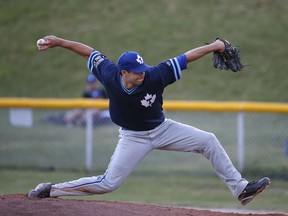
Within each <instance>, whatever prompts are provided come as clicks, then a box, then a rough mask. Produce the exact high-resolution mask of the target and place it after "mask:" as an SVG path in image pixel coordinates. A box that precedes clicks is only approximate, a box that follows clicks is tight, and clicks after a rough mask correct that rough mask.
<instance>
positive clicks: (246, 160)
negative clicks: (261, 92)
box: [0, 98, 288, 177]
mask: <svg viewBox="0 0 288 216" xmlns="http://www.w3.org/2000/svg"><path fill="white" fill-rule="evenodd" d="M107 107H108V101H107V100H102V99H101V100H89V99H31V98H0V122H1V125H0V168H2V169H12V168H15V169H40V170H55V169H56V170H87V171H89V172H96V171H99V172H102V171H104V170H105V169H106V167H107V165H108V163H109V160H110V157H111V155H112V153H113V150H114V148H115V145H116V144H117V141H118V130H119V127H118V126H116V125H114V124H113V123H112V122H111V120H110V118H109V115H107V112H108V111H107V110H106V109H107ZM75 109H77V110H82V111H83V113H85V114H83V115H84V119H82V120H81V121H80V122H73V123H72V124H71V123H69V124H68V123H67V122H65V121H64V116H65V115H66V114H67V113H68V112H70V111H71V110H75ZM95 109H101V110H102V112H103V113H105V115H97V116H93V112H94V110H95ZM105 110H106V111H105ZM164 110H165V113H166V117H167V118H171V119H174V120H177V121H180V122H183V123H187V124H190V125H193V126H195V127H198V128H200V129H203V130H206V131H211V132H213V133H214V134H215V135H216V136H217V138H218V139H219V141H220V142H221V144H222V145H223V146H224V148H225V149H226V151H227V153H228V154H229V156H230V157H231V160H232V161H233V163H234V164H235V166H236V167H238V169H239V170H240V171H242V172H245V173H247V174H251V175H258V174H259V175H262V174H270V175H275V176H282V177H287V176H288V115H287V114H288V104H287V103H259V102H215V101H164ZM102 112H101V113H102ZM108 114H109V112H108ZM135 172H136V173H139V174H144V173H154V174H155V173H161V174H164V173H167V174H169V173H170V172H176V173H178V174H185V175H188V174H195V173H200V174H203V173H213V170H212V167H211V165H210V164H209V162H208V161H207V160H206V159H205V158H204V157H202V156H199V155H197V154H194V153H179V152H164V153H163V151H153V152H152V153H150V154H149V155H148V156H147V157H146V158H145V159H144V160H143V162H142V163H141V164H140V165H139V166H138V167H137V168H136V170H135Z"/></svg>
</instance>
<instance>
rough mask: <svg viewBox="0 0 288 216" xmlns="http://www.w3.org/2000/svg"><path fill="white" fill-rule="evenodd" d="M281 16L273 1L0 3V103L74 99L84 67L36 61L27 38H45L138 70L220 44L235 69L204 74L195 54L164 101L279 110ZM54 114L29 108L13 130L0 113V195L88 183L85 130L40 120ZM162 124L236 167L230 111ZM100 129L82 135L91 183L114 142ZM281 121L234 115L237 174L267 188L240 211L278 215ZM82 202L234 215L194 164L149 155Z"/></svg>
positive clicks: (283, 159)
mask: <svg viewBox="0 0 288 216" xmlns="http://www.w3.org/2000/svg"><path fill="white" fill-rule="evenodd" d="M287 12H288V1H285V0H273V1H271V0H254V1H249V0H243V1H233V0H219V1H215V0H205V1H200V0H198V1H196V0H178V1H173V0H158V1H152V0H146V1H140V0H135V1H128V0H117V1H116V0H114V1H113V0H98V1H92V0H86V1H84V0H67V1H63V2H59V1H56V0H50V1H44V0H29V1H28V0H22V1H17V0H0V36H1V40H0V47H1V55H0V97H2V98H8V97H16V98H18V97H19V98H22V97H27V98H63V99H65V98H79V97H81V94H82V92H83V89H84V88H85V86H86V84H85V79H86V77H87V75H88V73H89V71H88V70H87V68H86V60H85V59H83V58H81V57H78V56H77V55H76V54H74V53H71V52H68V51H67V50H64V49H59V48H55V49H53V50H48V51H47V52H39V51H38V49H37V47H36V41H37V40H38V39H39V38H42V37H44V36H46V35H50V34H53V35H57V36H59V37H64V38H66V39H71V40H75V41H79V42H83V43H85V44H88V45H90V46H92V47H93V48H95V49H97V50H99V51H100V52H102V53H103V54H105V55H106V56H107V57H109V58H110V59H111V60H114V61H117V59H118V56H119V55H120V54H121V53H123V52H124V51H127V50H135V51H138V52H140V53H141V54H142V56H143V58H144V60H145V62H146V63H147V64H150V65H154V64H157V63H159V62H161V61H164V60H166V59H168V58H171V57H174V56H176V55H179V54H181V53H184V52H186V51H188V50H190V49H192V48H195V47H197V46H200V45H204V44H205V43H209V42H212V41H214V40H215V38H216V37H218V36H220V37H222V38H225V39H228V40H229V41H231V42H232V44H233V45H236V46H238V47H239V48H240V50H241V57H242V62H243V63H244V64H246V65H247V67H245V68H244V70H243V71H242V72H240V73H233V72H228V71H221V70H215V69H214V68H213V67H212V55H209V56H206V57H204V58H202V59H200V60H199V61H196V62H194V63H191V64H190V65H189V67H188V69H187V70H185V71H184V72H183V78H182V80H180V81H178V82H176V83H175V84H173V85H171V86H169V87H167V88H166V91H165V93H164V97H165V99H169V100H187V101H195V100H200V101H202V100H210V101H255V102H271V103H279V102H280V103H287V101H288V83H287V68H288V67H287V66H288V63H287V59H286V58H287V56H288V51H287V45H288V43H287V29H288V23H287V18H288V15H287V14H288V13H287ZM0 108H1V107H0ZM66 111H69V110H68V109H67V110H65V109H64V110H63V109H61V110H58V109H33V125H32V126H29V127H15V125H12V124H11V119H9V118H10V117H11V116H10V114H11V113H10V112H11V110H9V109H7V108H1V109H0V122H1V126H0V174H1V178H0V183H1V185H3V187H1V189H0V194H5V193H25V192H26V191H27V190H29V189H30V188H31V187H34V186H35V184H38V183H39V181H40V182H41V181H54V182H59V181H67V180H72V179H74V178H80V177H83V175H91V173H90V172H88V173H87V170H86V169H85V139H86V138H85V125H83V124H82V125H81V124H80V125H73V126H72V127H70V126H69V127H68V126H67V125H61V124H59V122H57V121H56V122H55V119H54V121H53V120H51V118H50V120H51V121H48V117H51V116H52V117H59V116H61V115H62V114H63V113H64V112H66ZM167 117H169V118H173V119H175V120H178V121H181V122H183V123H188V124H191V125H193V126H196V127H199V128H201V129H204V130H207V131H211V132H213V133H215V134H216V136H217V137H218V139H219V140H220V141H221V143H222V144H223V146H224V148H225V149H226V150H227V152H228V154H229V155H230V156H231V159H232V160H233V162H234V163H235V165H236V166H237V146H236V139H237V138H236V137H237V133H236V125H237V122H236V115H235V113H227V112H223V113H222V112H220V113H219V112H217V113H213V112H180V111H169V112H167ZM106 120H107V119H105V121H103V122H101V121H100V124H95V125H94V128H93V140H94V142H93V160H94V162H93V168H92V171H93V175H94V174H95V175H97V174H100V173H101V172H103V171H104V170H105V169H106V166H107V164H108V162H109V159H110V156H111V155H112V153H113V150H114V147H115V144H116V143H117V139H118V127H117V126H115V125H113V124H112V123H111V122H109V121H106ZM287 120H288V119H287V114H283V113H257V112H256V113H249V114H245V144H246V147H245V148H246V149H245V167H244V169H243V174H244V175H245V176H247V177H248V178H249V180H250V179H251V180H254V179H255V180H256V179H257V178H258V177H260V176H263V175H269V176H270V177H271V178H273V180H274V182H275V183H274V184H272V185H271V189H270V188H269V189H268V190H270V192H268V191H267V193H265V194H263V196H262V198H260V199H259V201H258V202H257V201H256V202H255V204H254V205H250V206H247V207H245V208H248V209H249V208H251V209H267V210H285V211H288V209H287V206H286V204H285V203H286V201H287V196H288V191H287V188H288V187H287V172H288V171H287V168H288V156H287V155H288V121H287ZM98 123H99V122H98ZM155 191H156V195H155ZM78 198H79V197H78ZM85 198H87V199H111V200H124V201H134V202H150V203H160V204H173V205H184V206H186V205H187V206H197V207H205V208H207V207H210V208H214V207H215V208H242V207H241V206H240V204H239V203H238V202H237V200H236V201H235V200H234V199H233V197H232V196H231V194H230V192H229V191H228V189H227V188H226V187H225V186H224V185H223V183H221V182H220V180H219V179H217V177H216V176H215V175H214V172H213V170H212V168H211V166H210V164H209V163H208V161H207V160H205V159H204V158H203V157H201V156H200V155H196V154H193V155H191V154H184V153H172V152H169V153H168V152H159V151H155V152H152V153H151V154H150V155H148V157H147V158H145V159H144V161H143V162H142V163H141V164H140V166H139V167H137V168H136V170H135V172H133V174H132V175H131V177H129V178H128V180H127V182H125V183H124V185H123V187H122V188H120V189H119V191H116V192H115V193H112V194H111V195H110V194H108V195H104V196H100V197H98V196H96V197H95V196H93V197H89V198H88V197H85ZM268 199H269V201H268ZM285 200H286V201H285Z"/></svg>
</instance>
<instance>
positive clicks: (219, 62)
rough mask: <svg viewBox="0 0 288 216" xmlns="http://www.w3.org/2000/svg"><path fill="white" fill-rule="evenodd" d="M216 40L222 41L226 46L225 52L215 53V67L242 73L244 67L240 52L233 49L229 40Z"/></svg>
mask: <svg viewBox="0 0 288 216" xmlns="http://www.w3.org/2000/svg"><path fill="white" fill-rule="evenodd" d="M216 40H221V41H222V42H223V43H224V45H225V49H224V51H223V52H219V51H215V52H213V66H214V67H215V68H218V69H220V70H223V69H224V70H232V71H233V72H238V71H241V70H242V68H243V67H244V65H243V64H242V63H241V59H240V50H239V49H238V48H236V47H233V46H232V44H231V43H230V42H229V41H227V40H224V39H222V38H216Z"/></svg>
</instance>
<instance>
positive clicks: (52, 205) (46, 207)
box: [0, 194, 282, 216]
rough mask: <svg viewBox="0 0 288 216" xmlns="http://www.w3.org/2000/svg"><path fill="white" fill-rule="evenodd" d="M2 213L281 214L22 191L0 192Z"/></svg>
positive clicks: (106, 215) (129, 215) (128, 215)
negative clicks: (32, 195)
mask: <svg viewBox="0 0 288 216" xmlns="http://www.w3.org/2000/svg"><path fill="white" fill-rule="evenodd" d="M0 212H1V215H5V216H9V215H27V216H28V215H29V216H44V215H69V216H74V215H75V216H76V215H77V216H79V215H81V216H82V215H97V216H115V215H117V216H138V215H140V216H144V215H145V216H148V215H149V216H154V215H155V216H162V215H165V216H177V215H179V216H180V215H181V216H182V215H185V216H196V215H197V216H198V215H201V216H228V215H229V216H231V215H232V216H233V215H235V216H236V215H237V216H241V215H243V216H244V215H245V216H247V215H249V216H259V215H266V216H280V215H282V214H251V213H249V214H239V213H232V212H230V213H223V212H213V211H208V210H195V209H188V208H175V207H165V206H157V205H148V204H139V203H138V204H135V203H124V202H110V201H91V200H90V201H86V200H66V199H55V198H49V199H39V200H30V199H28V198H27V197H26V195H24V194H12V195H4V196H0Z"/></svg>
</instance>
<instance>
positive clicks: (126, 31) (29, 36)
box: [0, 0, 288, 102]
mask: <svg viewBox="0 0 288 216" xmlns="http://www.w3.org/2000/svg"><path fill="white" fill-rule="evenodd" d="M0 5H1V7H0V25H1V31H0V35H1V40H0V47H1V53H2V55H1V58H0V97H15V96H16V97H57V98H58V97H60V98H63V97H64V98H67V97H79V96H80V94H81V92H82V89H83V88H84V84H85V83H84V80H85V78H86V75H87V73H88V71H87V69H86V60H85V59H82V58H81V57H78V56H76V55H75V54H74V53H69V52H67V51H66V50H63V49H54V50H50V51H48V52H39V51H38V49H37V47H36V41H37V39H39V38H41V37H43V36H45V35H47V34H55V35H58V36H61V37H65V38H68V39H71V40H77V41H81V42H83V43H87V44H89V45H91V46H92V47H94V48H95V49H98V50H99V51H101V52H103V53H104V54H106V55H107V56H108V57H110V58H111V59H112V60H114V61H117V58H118V56H119V55H120V54H121V53H123V52H124V51H126V50H136V51H139V52H140V53H142V55H143V57H144V59H145V60H146V63H148V64H151V65H154V64H157V63H158V62H160V61H163V60H165V59H167V58H171V57H174V56H176V55H178V54H181V53H183V52H186V51H188V50H189V49H192V48H194V47H196V46H199V45H203V44H205V43H206V42H210V41H213V40H214V38H215V37H217V36H222V37H224V38H227V39H229V40H231V41H232V43H234V44H235V45H237V46H239V47H240V50H241V55H242V60H243V63H244V64H248V65H250V66H247V67H246V68H245V69H244V70H243V71H242V72H241V73H236V74H235V73H232V72H227V71H220V70H215V69H214V68H213V67H212V60H211V58H212V56H211V55H210V56H207V57H205V58H203V59H200V60H199V61H197V62H195V63H192V64H191V65H190V66H189V68H188V70H187V71H185V72H184V76H183V79H182V80H181V81H179V82H177V83H175V84H174V85H172V86H169V87H168V88H167V90H166V93H165V98H167V99H176V100H177V99H187V100H251V101H277V102H278V101H281V102H287V100H288V96H287V91H288V86H287V82H286V79H285V77H286V76H287V73H286V68H287V67H286V66H287V59H286V57H287V56H288V51H287V48H286V47H287V32H286V30H287V28H288V24H287V21H286V20H287V18H288V15H287V11H288V2H287V1H285V0H273V1H265V0H254V1H249V0H243V1H237V2H235V1H233V0H220V1H214V0H205V1H191V0H179V1H177V2H176V1H173V0H159V1H157V4H156V3H155V1H153V0H147V1H134V2H133V4H131V3H127V1H126V0H118V1H112V0H110V1H103V0H102V1H93V0H88V1H85V2H83V1H82V0H73V1H66V2H65V4H59V1H57V0H51V1H49V2H47V1H43V0H40V1H39V0H22V1H18V0H1V1H0Z"/></svg>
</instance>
